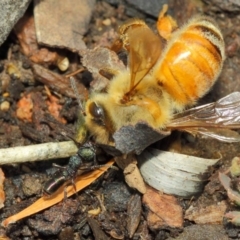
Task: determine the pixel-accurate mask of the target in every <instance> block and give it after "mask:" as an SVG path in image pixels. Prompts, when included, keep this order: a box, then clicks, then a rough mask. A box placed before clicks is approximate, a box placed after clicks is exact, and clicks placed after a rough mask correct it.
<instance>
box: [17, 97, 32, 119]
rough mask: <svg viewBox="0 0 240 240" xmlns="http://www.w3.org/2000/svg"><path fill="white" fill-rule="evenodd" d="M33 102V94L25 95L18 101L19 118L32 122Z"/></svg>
mask: <svg viewBox="0 0 240 240" xmlns="http://www.w3.org/2000/svg"><path fill="white" fill-rule="evenodd" d="M32 110H33V102H32V98H31V94H28V95H25V96H23V97H22V98H21V99H20V100H19V101H18V103H17V111H16V115H17V117H18V118H19V119H21V120H23V121H26V122H32Z"/></svg>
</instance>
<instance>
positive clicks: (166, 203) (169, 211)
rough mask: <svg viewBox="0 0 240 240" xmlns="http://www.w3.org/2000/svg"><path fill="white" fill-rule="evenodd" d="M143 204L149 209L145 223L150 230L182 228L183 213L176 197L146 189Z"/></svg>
mask: <svg viewBox="0 0 240 240" xmlns="http://www.w3.org/2000/svg"><path fill="white" fill-rule="evenodd" d="M143 204H145V205H146V207H147V208H148V209H149V212H148V214H147V221H148V225H149V227H150V228H151V229H161V228H166V227H172V228H176V227H177V228H181V227H183V211H182V208H181V206H180V205H179V204H178V201H177V199H176V197H174V196H171V195H166V194H164V193H160V192H158V191H156V190H154V189H153V188H150V187H148V188H147V192H146V193H145V194H144V195H143Z"/></svg>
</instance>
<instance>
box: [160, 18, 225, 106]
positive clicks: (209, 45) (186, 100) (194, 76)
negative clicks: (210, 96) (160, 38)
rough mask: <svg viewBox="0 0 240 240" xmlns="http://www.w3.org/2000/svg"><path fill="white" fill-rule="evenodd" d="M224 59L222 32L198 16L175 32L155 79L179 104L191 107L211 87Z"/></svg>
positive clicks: (206, 19) (210, 21) (209, 21)
mask: <svg viewBox="0 0 240 240" xmlns="http://www.w3.org/2000/svg"><path fill="white" fill-rule="evenodd" d="M223 60H224V42H223V38H222V35H221V32H220V31H219V29H218V28H217V27H216V26H215V24H213V23H212V20H211V19H208V18H206V17H198V18H196V19H193V20H192V21H190V22H189V23H188V24H187V25H186V26H185V27H183V28H182V29H180V30H178V31H177V32H175V33H174V35H173V37H172V39H171V40H170V42H169V43H168V45H167V48H166V50H165V52H164V54H163V56H162V58H161V60H160V61H159V63H158V64H157V65H156V67H155V77H156V78H157V80H158V83H159V85H161V86H163V88H164V89H166V91H168V92H169V94H170V95H171V96H172V98H173V99H174V100H175V101H176V102H177V103H178V104H180V105H182V106H185V105H190V104H192V103H194V101H196V100H197V99H199V98H200V97H202V96H203V95H204V94H205V93H206V92H208V91H209V89H210V88H211V87H212V85H213V84H214V82H215V81H216V78H217V76H218V75H219V73H220V70H221V68H222V63H223Z"/></svg>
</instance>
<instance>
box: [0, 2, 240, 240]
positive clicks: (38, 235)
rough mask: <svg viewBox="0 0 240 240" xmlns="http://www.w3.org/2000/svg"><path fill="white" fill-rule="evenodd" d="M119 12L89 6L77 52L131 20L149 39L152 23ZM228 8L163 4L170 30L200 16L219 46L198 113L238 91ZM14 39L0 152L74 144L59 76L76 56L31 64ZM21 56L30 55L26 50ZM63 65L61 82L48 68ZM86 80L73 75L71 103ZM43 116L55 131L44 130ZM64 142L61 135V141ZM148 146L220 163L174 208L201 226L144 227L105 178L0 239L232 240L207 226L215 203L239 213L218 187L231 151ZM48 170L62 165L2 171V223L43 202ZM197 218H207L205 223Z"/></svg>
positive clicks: (77, 62) (112, 178)
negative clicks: (213, 79) (215, 32)
mask: <svg viewBox="0 0 240 240" xmlns="http://www.w3.org/2000/svg"><path fill="white" fill-rule="evenodd" d="M128 2H129V1H97V2H96V4H95V6H94V8H93V9H92V17H91V20H90V23H89V26H88V28H87V31H86V33H85V34H84V36H83V42H84V43H85V44H86V46H87V48H88V49H93V48H94V47H97V46H101V47H109V46H110V45H111V43H112V42H113V41H114V39H115V37H116V36H117V34H116V31H117V28H118V26H119V25H120V24H122V23H123V22H125V21H126V20H128V19H129V18H132V17H139V18H141V19H143V20H145V21H146V22H147V23H148V24H149V25H150V26H151V28H152V29H156V28H155V22H156V17H154V16H152V15H151V14H149V13H146V12H145V11H144V10H139V9H138V8H137V6H135V5H130V4H129V3H128ZM209 2H211V3H209ZM223 2H226V1H223ZM233 3H234V1H228V4H225V3H222V1H220V3H219V1H217V0H216V1H206V2H204V1H195V0H184V1H180V0H179V1H174V0H172V1H168V4H169V9H170V13H171V15H172V16H174V17H175V18H176V19H177V21H178V22H179V25H181V24H182V23H184V22H186V21H187V20H188V19H189V18H190V16H192V15H194V14H198V13H201V14H202V13H204V14H207V15H209V16H211V17H213V18H214V19H215V20H216V22H217V23H218V24H219V26H220V28H221V30H222V33H223V36H224V39H225V44H226V47H225V48H226V56H227V57H226V60H225V63H224V66H223V70H222V73H221V76H220V77H219V80H218V81H217V83H216V85H215V86H214V87H213V88H212V90H211V91H210V93H209V94H207V96H205V97H204V98H203V99H201V100H200V101H199V103H198V104H199V105H201V104H205V103H209V102H212V101H216V100H218V99H219V98H222V97H224V96H226V95H227V94H230V93H232V92H236V91H239V90H240V67H239V66H240V51H239V46H240V6H239V5H238V4H236V5H234V4H233ZM32 9H33V5H30V7H29V9H28V11H27V13H26V16H25V17H26V18H27V19H29V18H30V17H31V16H33V10H32ZM28 26H30V25H28ZM19 29H20V27H19V25H18V27H16V28H15V29H14V30H13V31H12V33H11V34H10V36H9V37H8V39H7V41H6V42H5V43H4V44H3V45H2V46H1V47H0V74H1V77H0V107H1V108H0V109H1V110H0V148H2V149H4V148H11V147H15V146H25V145H33V144H39V143H48V142H61V141H67V140H69V137H68V136H70V137H74V132H75V122H76V121H77V119H78V112H79V106H78V103H77V100H76V97H75V96H74V93H73V92H72V90H71V87H70V86H69V85H67V84H66V82H64V81H62V80H61V78H59V77H58V76H62V75H66V74H68V73H70V72H73V71H75V70H77V69H81V68H83V65H82V62H81V61H82V56H81V53H80V57H79V54H78V53H76V52H75V53H74V52H72V51H70V50H69V49H60V50H59V49H55V48H48V47H46V49H48V51H49V52H48V53H47V54H46V55H44V57H43V56H42V55H41V53H39V52H38V53H37V54H36V55H35V58H34V59H33V58H30V57H29V55H26V49H25V50H23V46H24V44H23V42H22V40H21V39H22V38H24V37H22V38H21V37H20V36H23V34H22V32H21V31H20V30H19ZM29 29H30V27H29ZM31 31H32V30H31ZM29 32H30V30H29ZM21 34H22V35H21ZM31 34H33V33H30V35H31ZM28 37H29V39H30V38H31V36H25V38H26V39H27V38H28ZM26 42H28V43H29V42H30V41H27V40H26ZM29 49H30V50H31V51H33V50H32V49H33V48H31V47H29ZM30 50H29V51H30ZM80 52H81V51H80ZM56 55H57V57H56ZM59 56H60V57H59ZM62 56H66V57H68V59H69V60H70V67H69V69H68V70H67V71H66V72H64V73H62V72H61V71H60V70H59V68H58V66H57V64H56V58H58V57H59V58H60V59H62V58H61V57H62ZM120 57H121V56H120ZM36 59H37V60H36ZM47 59H48V60H47ZM49 59H50V60H49ZM102 61H103V60H102ZM41 67H44V69H47V71H45V70H43V69H42V68H41ZM90 72H91V71H90V70H89V71H88V70H87V69H86V68H84V70H83V71H82V72H80V73H78V74H76V75H75V78H76V79H77V81H78V90H79V92H80V95H84V96H87V95H88V93H89V89H90V88H94V89H98V87H99V82H97V83H96V79H94V74H92V73H90ZM49 76H51V77H49ZM59 79H60V80H59ZM58 81H60V83H59V82H58ZM61 81H62V82H61ZM51 116H54V117H55V119H57V121H56V120H52V117H51ZM63 133H67V136H66V134H63ZM154 146H155V147H158V148H160V149H164V150H170V149H171V150H174V151H177V152H179V153H183V154H187V155H194V156H198V157H206V158H211V157H213V158H214V156H216V154H218V153H220V154H221V156H222V158H221V160H220V161H219V163H218V164H217V165H216V166H214V167H213V168H212V169H210V172H211V176H210V177H209V180H208V181H207V182H206V184H205V187H204V190H203V192H202V193H201V194H199V196H196V197H193V198H191V199H183V198H176V201H177V203H178V205H179V206H181V211H183V218H184V216H185V211H186V210H187V209H189V208H190V207H193V208H195V213H194V214H195V215H199V216H202V218H204V220H201V221H200V222H201V223H200V222H199V221H198V220H196V218H197V217H196V216H195V215H194V214H192V218H190V217H189V219H187V218H186V217H185V218H184V219H182V220H183V225H182V227H172V226H171V225H168V224H162V223H161V224H160V223H159V222H158V221H159V220H154V219H150V217H149V209H148V207H147V206H146V205H147V204H146V202H145V201H146V200H144V201H143V200H142V195H141V194H140V193H139V192H138V191H136V190H134V189H131V188H130V187H128V185H127V184H126V183H125V180H124V175H123V171H122V170H115V169H110V170H108V171H107V172H106V173H105V174H104V175H103V176H101V177H100V178H98V179H97V180H96V181H95V182H94V183H93V184H91V185H90V186H89V187H87V188H85V189H84V190H82V191H80V192H78V193H77V194H74V195H73V196H72V197H70V198H68V199H65V200H63V201H61V202H60V203H58V204H56V205H55V206H52V207H51V208H49V209H47V210H44V211H41V212H39V213H37V214H34V215H32V216H29V217H27V218H24V219H22V220H19V221H18V222H16V223H14V224H11V225H9V226H8V227H7V228H3V227H1V228H0V236H4V237H6V239H16V240H17V239H26V240H27V239H62V240H64V239H85V240H90V239H158V240H162V239H199V240H200V239H202V240H203V239H211V240H213V239H218V240H220V239H240V230H239V228H238V227H237V226H236V225H234V224H232V223H230V222H228V221H227V219H226V218H223V216H220V217H219V218H221V219H223V220H222V221H220V222H219V219H218V220H217V221H215V220H212V219H211V218H213V219H215V215H216V214H217V213H216V208H215V207H216V206H218V205H219V204H220V203H221V204H223V205H224V207H225V212H229V211H238V209H239V211H240V207H239V208H238V207H237V206H236V205H235V204H232V203H231V201H230V199H229V198H228V195H227V193H226V191H225V189H224V188H223V186H222V185H221V183H220V181H219V178H218V173H219V171H221V172H224V171H226V170H227V169H228V168H229V167H230V165H231V160H232V159H233V158H234V157H238V156H240V154H239V153H240V144H239V143H223V142H220V141H217V140H214V139H206V138H201V137H198V136H197V137H195V138H194V137H190V136H189V135H188V134H180V133H174V134H173V135H171V136H169V137H167V138H165V139H163V140H162V141H161V142H158V143H155V145H154ZM99 151H100V153H99V154H97V156H98V157H97V158H98V160H99V161H100V164H103V163H105V162H106V161H107V160H109V159H111V157H110V156H109V155H107V154H106V153H104V152H103V151H101V150H99ZM53 163H57V164H60V165H63V166H64V165H66V164H67V163H68V158H66V159H61V160H49V161H41V162H40V161H39V162H26V163H22V164H8V165H3V166H2V170H3V172H4V174H5V181H4V192H5V195H6V200H5V202H4V207H3V208H2V209H1V210H0V220H1V222H2V221H3V220H4V219H6V218H7V217H9V216H11V215H13V214H15V213H17V212H19V211H21V210H22V209H24V208H26V207H27V206H29V205H30V204H32V203H33V202H34V201H36V200H37V199H39V198H40V197H41V196H42V186H43V184H44V183H45V182H46V181H47V180H48V179H49V178H50V176H51V175H52V174H53V173H54V172H55V170H56V167H53V166H52V164H53ZM235 182H237V184H239V181H238V179H235ZM236 188H237V187H236ZM238 188H239V187H238ZM102 196H103V197H102ZM209 206H213V208H212V210H211V209H210V210H209V209H208V207H209ZM98 208H101V209H102V211H100V213H99V212H97V209H98ZM103 208H104V209H105V211H103ZM93 209H94V210H96V212H97V213H93V214H89V210H93ZM206 209H208V210H206ZM204 210H206V211H208V214H206V212H204ZM129 215H132V216H131V217H129ZM193 215H194V216H193ZM135 219H137V226H136V227H132V226H135V225H136V223H132V222H134V220H135ZM129 226H130V227H129ZM131 227H132V228H131ZM133 229H134V230H133ZM3 239H5V238H3Z"/></svg>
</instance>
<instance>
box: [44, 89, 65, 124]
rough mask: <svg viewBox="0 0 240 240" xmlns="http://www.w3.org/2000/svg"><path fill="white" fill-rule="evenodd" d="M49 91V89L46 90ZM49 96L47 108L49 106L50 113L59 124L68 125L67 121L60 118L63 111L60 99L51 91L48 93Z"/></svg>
mask: <svg viewBox="0 0 240 240" xmlns="http://www.w3.org/2000/svg"><path fill="white" fill-rule="evenodd" d="M46 89H47V88H46ZM47 92H48V93H49V94H48V100H47V106H48V111H49V112H50V114H51V115H52V116H54V117H55V118H56V119H57V120H58V121H59V122H61V123H64V124H65V123H66V122H67V121H66V119H64V118H63V117H61V116H60V111H61V109H62V105H61V104H59V99H58V98H57V97H55V96H54V95H52V94H51V93H50V91H49V90H48V91H47Z"/></svg>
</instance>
